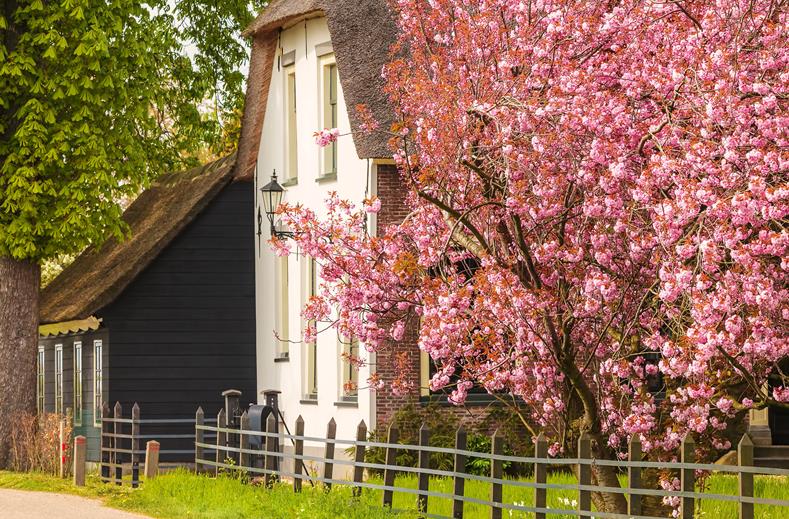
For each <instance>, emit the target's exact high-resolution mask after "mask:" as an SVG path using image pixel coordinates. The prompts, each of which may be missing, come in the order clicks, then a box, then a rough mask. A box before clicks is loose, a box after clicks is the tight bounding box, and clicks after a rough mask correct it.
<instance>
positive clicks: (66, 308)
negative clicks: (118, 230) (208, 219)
mask: <svg viewBox="0 0 789 519" xmlns="http://www.w3.org/2000/svg"><path fill="white" fill-rule="evenodd" d="M235 159H236V156H235V154H233V155H230V156H228V157H225V158H223V159H219V160H217V161H215V162H212V163H210V164H206V165H204V166H201V167H197V168H194V169H191V170H189V171H185V172H178V173H168V174H166V175H163V176H161V177H159V179H157V181H156V182H155V183H154V184H153V185H152V186H151V187H150V188H149V189H146V190H145V191H143V192H142V194H140V196H139V197H137V199H136V200H135V201H134V202H133V203H132V204H131V206H129V208H128V209H127V210H126V212H125V213H123V219H124V221H125V222H126V223H127V224H128V225H129V229H130V235H129V236H128V237H127V238H126V239H125V240H122V241H119V240H117V239H116V238H110V239H109V240H107V241H106V242H105V243H104V244H103V245H102V246H100V247H99V248H98V249H96V248H95V247H89V248H88V249H86V250H85V251H84V252H83V253H82V254H80V256H79V257H78V258H77V259H76V260H74V263H72V264H71V265H69V266H68V267H66V269H65V270H63V272H61V273H60V275H58V276H57V277H56V278H55V279H54V280H52V282H51V283H50V284H49V285H47V286H46V288H44V290H43V291H42V293H41V313H40V320H41V323H57V322H62V321H70V320H76V319H85V318H87V317H90V316H91V315H94V314H95V313H96V312H97V311H99V310H101V309H102V308H104V307H105V306H107V305H108V304H110V303H111V302H113V301H114V300H115V298H116V297H118V296H119V295H120V294H121V292H123V290H124V289H125V288H126V287H127V286H128V285H129V283H131V282H132V281H133V280H134V278H135V277H137V275H138V274H139V273H140V272H142V271H143V269H145V268H146V267H147V266H148V265H149V264H150V263H151V262H152V261H153V260H154V259H155V258H156V257H157V256H158V255H159V253H160V252H162V250H164V248H165V247H166V246H167V245H168V244H169V243H170V242H171V241H172V240H173V239H174V238H175V237H176V236H178V234H179V233H180V232H181V231H182V230H183V229H184V228H185V227H186V226H187V224H189V223H190V222H191V221H192V220H194V218H195V217H196V216H197V215H198V214H200V212H202V211H203V209H205V208H206V207H207V206H208V204H209V203H210V202H211V200H213V199H214V197H215V196H216V195H217V194H218V193H219V192H220V191H221V190H222V188H223V187H225V186H226V185H227V184H228V183H229V182H230V181H231V180H232V179H233V168H234V166H235V162H236V160H235Z"/></svg>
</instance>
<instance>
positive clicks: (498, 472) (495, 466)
mask: <svg viewBox="0 0 789 519" xmlns="http://www.w3.org/2000/svg"><path fill="white" fill-rule="evenodd" d="M490 453H491V455H492V456H501V455H502V454H504V438H503V437H502V436H501V435H500V434H499V430H498V429H496V431H495V432H494V433H493V437H492V438H491V439H490ZM503 476H504V462H502V461H501V460H497V459H494V458H491V460H490V477H491V478H493V479H501V478H502V477H503ZM502 490H503V489H502V486H501V483H497V482H495V481H494V482H492V483H491V484H490V501H491V503H492V504H491V507H490V519H501V507H500V506H496V505H500V504H501V503H502Z"/></svg>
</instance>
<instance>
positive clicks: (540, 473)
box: [534, 433, 548, 519]
mask: <svg viewBox="0 0 789 519" xmlns="http://www.w3.org/2000/svg"><path fill="white" fill-rule="evenodd" d="M534 457H535V458H537V459H538V461H536V462H535V463H534V482H535V483H537V484H538V485H544V484H545V483H547V482H548V471H547V467H546V464H545V463H542V462H541V461H540V460H543V459H544V460H545V461H548V460H547V458H548V441H547V440H546V439H545V436H543V434H542V433H540V434H539V435H538V436H537V442H536V443H535V445H534ZM547 495H548V492H547V491H546V489H545V488H535V489H534V507H535V508H545V504H546V498H547ZM534 517H535V519H545V512H536V513H535V514H534Z"/></svg>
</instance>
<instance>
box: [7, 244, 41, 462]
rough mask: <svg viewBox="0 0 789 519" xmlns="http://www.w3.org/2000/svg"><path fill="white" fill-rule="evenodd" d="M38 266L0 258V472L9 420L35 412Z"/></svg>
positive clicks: (11, 423) (10, 426) (11, 424)
mask: <svg viewBox="0 0 789 519" xmlns="http://www.w3.org/2000/svg"><path fill="white" fill-rule="evenodd" d="M40 276H41V271H40V269H39V266H38V264H36V263H33V262H30V261H20V260H14V259H10V258H3V257H0V392H2V396H0V468H3V467H6V466H7V463H8V449H9V444H8V441H9V438H10V436H11V434H10V431H11V428H12V427H13V417H14V416H17V415H19V414H20V413H34V412H35V411H36V352H37V350H38V289H39V280H40Z"/></svg>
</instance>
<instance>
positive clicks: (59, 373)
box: [55, 344, 63, 415]
mask: <svg viewBox="0 0 789 519" xmlns="http://www.w3.org/2000/svg"><path fill="white" fill-rule="evenodd" d="M55 414H59V415H62V414H63V344H55Z"/></svg>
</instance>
